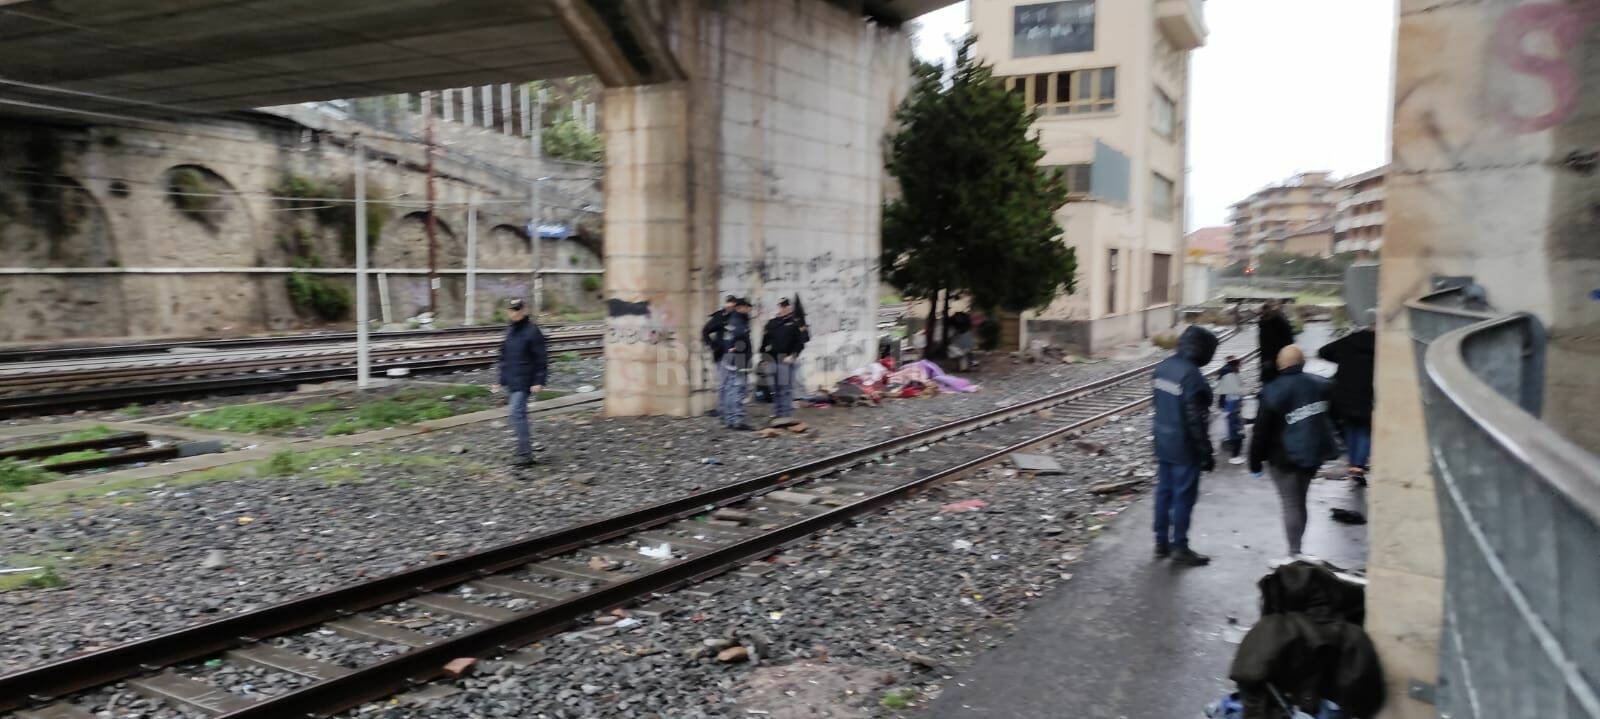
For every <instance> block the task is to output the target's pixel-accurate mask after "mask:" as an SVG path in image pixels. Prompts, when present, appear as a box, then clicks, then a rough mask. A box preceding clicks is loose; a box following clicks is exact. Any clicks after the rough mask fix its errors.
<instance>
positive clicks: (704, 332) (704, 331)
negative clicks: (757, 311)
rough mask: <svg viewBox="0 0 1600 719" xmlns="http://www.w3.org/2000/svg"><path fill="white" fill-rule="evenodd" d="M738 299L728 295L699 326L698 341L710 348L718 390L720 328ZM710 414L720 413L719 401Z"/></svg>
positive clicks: (720, 362)
mask: <svg viewBox="0 0 1600 719" xmlns="http://www.w3.org/2000/svg"><path fill="white" fill-rule="evenodd" d="M738 301H739V298H738V297H736V296H734V295H728V296H727V297H726V298H725V299H723V300H722V309H720V310H717V311H716V312H712V313H711V316H709V317H707V318H706V323H705V325H703V326H702V327H701V328H700V341H701V342H703V343H705V346H706V347H707V348H709V349H710V350H711V368H712V372H714V373H715V376H716V380H717V387H718V388H719V390H718V391H721V390H720V388H721V387H722V351H723V350H722V330H723V329H724V328H725V327H727V325H728V317H729V316H730V315H732V314H733V311H734V310H733V307H734V305H735V304H737V303H738ZM710 414H711V416H713V417H717V416H720V415H721V414H722V409H721V403H720V402H718V406H717V407H715V408H713V409H712V410H711V412H710Z"/></svg>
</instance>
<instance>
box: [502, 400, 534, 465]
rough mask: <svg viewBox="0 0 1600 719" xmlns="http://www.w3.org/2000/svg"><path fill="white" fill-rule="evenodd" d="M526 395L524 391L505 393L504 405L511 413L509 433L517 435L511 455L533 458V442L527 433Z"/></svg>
mask: <svg viewBox="0 0 1600 719" xmlns="http://www.w3.org/2000/svg"><path fill="white" fill-rule="evenodd" d="M528 395H529V392H528V390H525V389H518V390H511V391H509V392H507V393H506V404H507V406H508V407H509V408H510V411H511V415H510V419H511V431H512V432H514V433H516V435H517V444H516V448H515V449H514V450H512V453H513V454H515V455H516V456H518V457H532V456H533V440H532V438H531V436H530V434H531V433H530V432H529V431H528Z"/></svg>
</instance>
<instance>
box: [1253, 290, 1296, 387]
mask: <svg viewBox="0 0 1600 719" xmlns="http://www.w3.org/2000/svg"><path fill="white" fill-rule="evenodd" d="M1257 325H1258V326H1257V327H1256V340H1257V341H1258V342H1259V343H1260V346H1261V358H1260V359H1261V386H1262V387H1265V386H1267V385H1268V384H1271V382H1272V380H1273V378H1274V377H1277V376H1278V365H1277V361H1278V353H1279V352H1282V351H1283V348H1285V347H1288V346H1289V345H1292V344H1294V325H1292V324H1290V323H1289V318H1288V317H1284V316H1283V308H1282V307H1280V306H1279V305H1278V303H1277V302H1268V303H1267V304H1266V305H1264V306H1263V307H1262V308H1261V321H1260V322H1259V323H1257Z"/></svg>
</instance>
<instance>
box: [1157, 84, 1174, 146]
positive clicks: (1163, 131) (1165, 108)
mask: <svg viewBox="0 0 1600 719" xmlns="http://www.w3.org/2000/svg"><path fill="white" fill-rule="evenodd" d="M1154 102H1155V108H1154V110H1153V112H1152V113H1151V116H1152V117H1153V118H1154V121H1153V123H1152V126H1153V127H1154V128H1155V131H1156V134H1158V135H1160V136H1162V137H1165V138H1171V137H1172V133H1173V131H1174V130H1176V129H1177V125H1178V106H1177V105H1175V104H1173V102H1172V98H1170V97H1167V93H1164V92H1162V91H1161V89H1160V88H1157V89H1156V91H1155V94H1154Z"/></svg>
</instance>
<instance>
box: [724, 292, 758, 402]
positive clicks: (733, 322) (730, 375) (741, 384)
mask: <svg viewBox="0 0 1600 719" xmlns="http://www.w3.org/2000/svg"><path fill="white" fill-rule="evenodd" d="M716 346H718V347H721V349H722V356H721V357H720V358H718V360H717V368H718V370H719V371H720V372H721V382H720V383H719V386H718V391H717V404H718V406H719V410H720V411H719V414H720V415H721V417H722V424H723V426H725V427H727V428H728V429H737V430H742V431H746V432H748V431H751V430H754V429H755V428H754V427H751V426H750V425H748V424H745V421H744V395H745V391H746V380H745V373H746V372H748V371H749V369H750V353H751V350H752V347H751V345H750V300H747V299H745V298H743V297H740V298H736V299H735V300H734V303H733V312H732V313H730V314H729V315H728V316H727V321H725V322H724V323H723V324H722V331H721V332H720V333H719V336H718V339H717V345H716Z"/></svg>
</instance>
